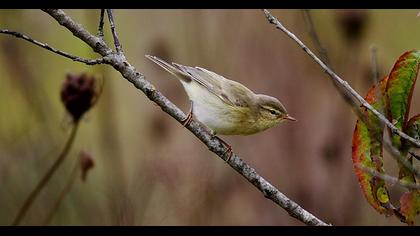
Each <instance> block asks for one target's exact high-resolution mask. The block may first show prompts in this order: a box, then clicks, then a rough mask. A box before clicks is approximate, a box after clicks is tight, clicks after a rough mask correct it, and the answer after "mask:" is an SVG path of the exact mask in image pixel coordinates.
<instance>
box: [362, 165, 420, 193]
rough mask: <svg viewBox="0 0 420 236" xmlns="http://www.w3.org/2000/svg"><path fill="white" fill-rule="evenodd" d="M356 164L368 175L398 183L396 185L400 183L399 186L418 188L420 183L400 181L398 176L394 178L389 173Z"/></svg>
mask: <svg viewBox="0 0 420 236" xmlns="http://www.w3.org/2000/svg"><path fill="white" fill-rule="evenodd" d="M357 166H358V167H359V168H360V169H361V170H363V171H364V172H366V173H368V174H370V175H373V176H376V177H378V178H380V179H382V180H384V181H386V182H389V183H391V184H398V185H401V186H403V187H406V188H408V189H420V184H416V183H410V182H407V181H402V180H399V179H398V178H395V177H393V176H390V175H386V174H382V173H379V172H378V171H376V170H374V169H372V168H367V167H364V166H363V165H360V164H357Z"/></svg>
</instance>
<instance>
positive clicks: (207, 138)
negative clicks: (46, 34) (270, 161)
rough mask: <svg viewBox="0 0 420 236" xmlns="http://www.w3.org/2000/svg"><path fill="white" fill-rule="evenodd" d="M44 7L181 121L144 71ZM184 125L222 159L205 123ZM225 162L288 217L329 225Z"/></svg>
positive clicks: (243, 167) (239, 165)
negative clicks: (284, 211)
mask: <svg viewBox="0 0 420 236" xmlns="http://www.w3.org/2000/svg"><path fill="white" fill-rule="evenodd" d="M44 11H45V12H46V13H48V14H49V15H50V16H51V17H53V18H54V19H55V20H56V21H57V22H58V23H59V24H60V25H62V26H63V27H65V28H67V29H68V30H69V31H70V32H72V33H73V35H75V36H76V37H77V38H79V39H81V40H83V41H84V42H85V43H86V44H88V45H89V46H91V47H92V49H93V50H94V51H95V52H98V53H100V54H101V55H102V56H103V57H104V58H105V60H106V61H105V63H107V64H110V65H111V66H113V67H114V68H115V69H116V70H117V71H119V72H120V73H121V75H122V76H123V77H124V78H125V79H127V80H128V81H129V82H130V83H132V84H133V85H134V86H135V87H136V88H138V89H139V90H141V91H142V92H143V93H144V94H145V95H146V96H147V97H148V98H149V99H150V100H151V101H153V102H155V103H156V104H157V105H158V106H160V108H161V109H162V110H163V111H164V112H166V113H167V114H169V115H170V116H172V117H173V118H174V119H175V120H177V121H178V122H179V123H182V121H183V120H185V118H186V115H185V114H184V112H182V110H181V109H179V108H178V107H177V106H175V105H174V104H173V103H172V102H171V101H169V100H168V99H167V98H166V97H165V96H164V95H163V94H162V93H160V92H159V91H158V90H156V89H155V87H154V86H153V85H152V84H151V83H150V82H149V81H147V80H146V79H145V77H144V75H142V74H141V73H140V72H138V71H137V70H136V69H135V68H134V67H133V66H131V65H130V63H128V61H127V60H126V59H125V58H124V56H123V55H122V54H115V53H112V50H111V49H110V48H109V47H108V46H107V45H106V44H105V43H104V42H103V41H102V40H101V39H100V38H98V37H95V36H93V35H92V34H90V33H89V32H88V31H86V30H85V29H84V28H83V27H82V26H81V25H80V24H77V23H76V22H74V21H73V20H72V19H71V18H70V17H69V16H67V15H66V14H65V12H64V11H62V10H57V9H44ZM186 128H187V129H188V130H190V131H191V132H192V133H193V134H194V135H195V136H196V137H197V138H199V139H200V140H201V141H202V142H203V143H204V144H205V145H206V146H207V147H208V148H209V150H210V151H212V152H214V153H215V154H217V155H218V156H219V157H220V158H222V160H224V158H225V153H226V151H227V148H226V147H225V146H224V145H223V144H222V143H221V142H220V140H218V139H217V138H215V137H214V136H212V135H211V134H209V133H208V132H207V131H206V128H205V127H203V126H202V125H200V124H199V123H198V122H196V121H194V120H192V121H191V122H190V123H189V124H187V125H186ZM228 164H229V165H230V166H231V167H232V168H233V169H235V170H236V171H237V172H238V173H239V174H241V175H242V176H243V177H244V178H246V179H247V180H248V181H249V182H250V183H252V184H253V185H254V186H255V187H256V188H257V189H258V190H259V191H261V192H262V193H263V194H264V196H265V197H266V198H268V199H270V200H272V201H273V202H275V203H276V204H278V205H279V206H280V207H282V208H283V209H285V210H286V211H287V212H288V213H289V215H291V216H292V217H294V218H296V219H298V220H299V221H301V222H303V223H304V224H307V225H319V226H328V225H329V224H327V223H325V222H323V221H322V220H320V219H318V218H317V217H315V216H314V215H312V214H311V213H310V212H308V211H306V210H305V209H303V208H302V207H301V206H299V205H298V204H297V203H295V202H294V201H292V200H291V199H289V198H288V197H287V196H285V195H284V194H283V193H281V192H280V191H279V190H278V189H276V188H275V187H274V186H273V185H271V184H270V183H269V182H268V181H267V180H265V179H264V178H263V177H261V176H260V175H259V174H258V173H257V172H256V171H255V170H254V169H253V168H252V167H250V166H249V165H248V164H246V163H245V162H244V161H243V160H242V159H241V158H240V157H239V156H237V155H236V154H232V157H231V158H230V160H229V162H228Z"/></svg>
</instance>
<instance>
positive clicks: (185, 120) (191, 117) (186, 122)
mask: <svg viewBox="0 0 420 236" xmlns="http://www.w3.org/2000/svg"><path fill="white" fill-rule="evenodd" d="M190 102H191V107H190V112H188V115H187V117H186V118H185V119H184V120H183V121H182V125H183V126H184V127H185V126H187V125H188V124H189V123H190V122H191V120H192V119H193V101H190Z"/></svg>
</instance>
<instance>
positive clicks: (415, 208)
mask: <svg viewBox="0 0 420 236" xmlns="http://www.w3.org/2000/svg"><path fill="white" fill-rule="evenodd" d="M400 204H401V207H400V212H401V214H402V215H403V216H404V217H405V221H406V223H407V224H409V225H413V224H414V218H415V217H416V216H417V215H418V214H419V213H420V191H419V190H413V191H410V192H406V193H404V194H403V195H402V196H401V198H400Z"/></svg>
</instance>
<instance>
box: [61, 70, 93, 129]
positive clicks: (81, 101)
mask: <svg viewBox="0 0 420 236" xmlns="http://www.w3.org/2000/svg"><path fill="white" fill-rule="evenodd" d="M97 95H98V94H97V91H96V89H95V77H93V76H90V77H89V76H87V75H86V74H85V73H83V74H80V75H74V74H67V76H66V80H65V81H64V83H63V87H62V89H61V101H62V102H63V103H64V106H65V107H66V109H67V111H68V112H69V113H70V114H71V116H72V117H73V121H74V122H78V121H79V120H80V118H81V117H82V116H83V114H84V113H85V112H86V111H88V110H89V109H90V108H91V107H92V105H93V104H94V101H95V99H96V97H97Z"/></svg>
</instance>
